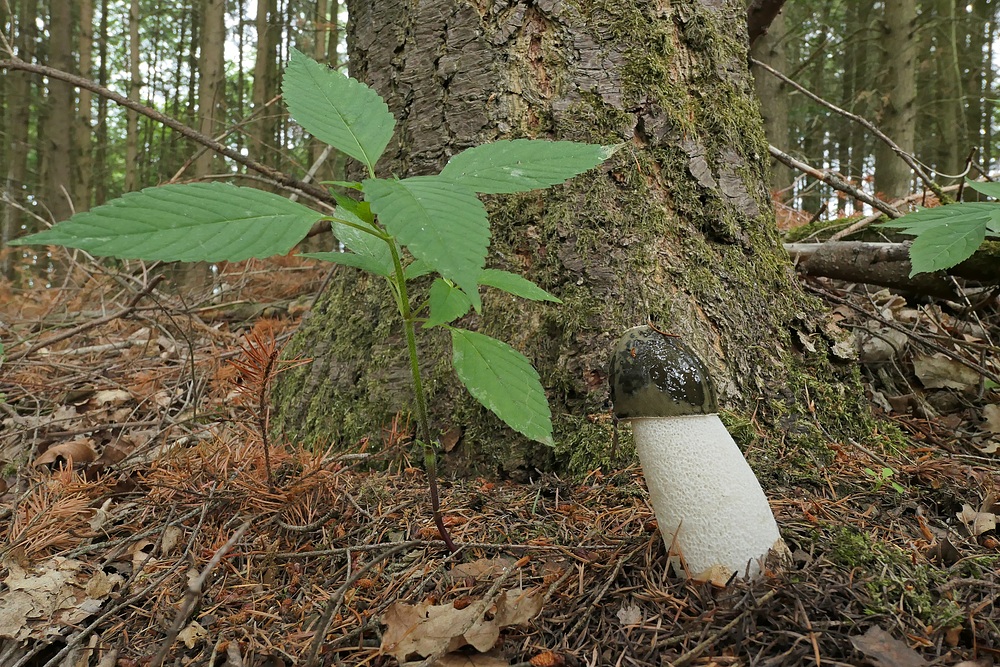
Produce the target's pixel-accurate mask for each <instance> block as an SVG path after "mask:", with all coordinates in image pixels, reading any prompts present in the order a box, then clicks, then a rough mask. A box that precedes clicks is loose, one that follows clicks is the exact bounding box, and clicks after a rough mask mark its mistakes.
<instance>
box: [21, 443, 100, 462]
mask: <svg viewBox="0 0 1000 667" xmlns="http://www.w3.org/2000/svg"><path fill="white" fill-rule="evenodd" d="M98 456H100V454H99V453H98V451H97V447H96V446H95V445H94V440H93V439H92V438H84V439H82V440H70V441H69V442H64V443H61V444H58V445H53V446H51V447H49V448H48V449H46V450H45V451H44V452H43V453H42V454H41V455H40V456H39V457H38V458H37V459H35V460H34V462H32V464H31V465H33V466H35V467H38V466H43V465H49V464H56V467H61V464H63V463H68V464H69V465H70V466H72V465H73V464H74V463H93V462H94V461H96V460H97V458H98Z"/></svg>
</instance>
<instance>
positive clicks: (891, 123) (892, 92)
mask: <svg viewBox="0 0 1000 667" xmlns="http://www.w3.org/2000/svg"><path fill="white" fill-rule="evenodd" d="M916 23H917V5H916V0H887V1H886V2H885V9H884V16H883V33H884V34H883V36H882V41H881V47H882V69H883V71H884V72H885V78H884V79H883V81H882V86H881V91H882V96H883V97H882V112H881V117H880V119H879V121H880V122H879V123H878V125H879V127H880V128H881V130H882V131H883V132H885V134H886V135H888V136H889V137H890V138H892V140H893V141H895V142H896V144H897V145H898V146H899V147H900V148H902V149H903V150H904V151H908V152H911V153H912V152H913V147H914V142H915V139H916V100H917V85H916V54H917V50H916V44H917V39H916ZM912 182H913V173H912V172H911V170H910V168H909V167H908V166H907V165H906V163H905V162H903V161H902V160H901V159H900V158H899V156H898V155H896V153H894V152H893V150H892V149H891V148H889V147H888V146H886V145H885V144H884V143H882V142H879V143H878V145H877V146H876V147H875V191H876V193H879V196H881V198H882V199H885V200H887V201H892V200H893V199H899V198H900V197H904V196H906V195H907V194H909V192H910V189H911V183H912Z"/></svg>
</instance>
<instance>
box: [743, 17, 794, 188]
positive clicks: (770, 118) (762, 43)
mask: <svg viewBox="0 0 1000 667" xmlns="http://www.w3.org/2000/svg"><path fill="white" fill-rule="evenodd" d="M785 37H786V35H785V17H784V15H783V14H778V15H777V16H776V17H774V18H773V20H772V21H771V24H770V27H769V28H768V30H767V32H766V33H764V34H763V35H762V36H761V37H760V38H758V39H757V41H756V42H754V44H753V47H752V48H751V50H750V54H751V55H752V56H753V57H754V58H755V59H757V60H759V61H761V62H763V63H766V64H768V65H770V66H771V67H773V68H774V69H776V70H778V71H779V72H785V71H787V69H788V59H787V58H786V57H785ZM751 71H753V73H754V85H755V87H756V89H757V98H758V99H759V100H760V112H761V115H762V116H763V117H764V134H765V135H767V140H768V141H770V142H771V143H772V144H774V145H775V146H777V147H778V148H781V149H782V150H788V93H787V91H785V88H784V86H783V85H782V82H781V81H780V80H778V79H777V78H776V77H774V76H772V75H771V74H769V73H768V72H763V71H758V70H757V69H754V68H751ZM792 178H793V176H792V170H791V169H789V168H788V167H787V166H785V165H784V164H782V163H781V162H778V161H777V160H771V191H772V192H774V193H776V194H777V195H778V196H779V198H780V199H781V200H782V201H784V200H787V199H790V198H791V196H792V192H791V188H792Z"/></svg>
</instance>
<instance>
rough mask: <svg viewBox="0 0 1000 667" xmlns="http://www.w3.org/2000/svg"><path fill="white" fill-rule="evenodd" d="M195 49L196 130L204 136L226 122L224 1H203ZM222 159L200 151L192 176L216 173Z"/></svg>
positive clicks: (219, 128)
mask: <svg viewBox="0 0 1000 667" xmlns="http://www.w3.org/2000/svg"><path fill="white" fill-rule="evenodd" d="M201 20H202V23H201V33H200V44H199V47H200V48H199V50H198V131H199V132H201V133H202V134H204V135H205V136H208V137H215V136H217V135H218V134H219V132H220V131H221V130H222V128H223V127H224V125H225V121H226V115H225V114H226V71H225V69H224V68H223V55H224V49H225V42H226V2H225V0H203V2H202V10H201ZM221 164H222V159H221V158H220V157H219V156H218V155H217V154H216V153H215V152H214V151H204V152H203V153H202V154H201V155H199V156H198V158H197V159H196V160H195V161H194V165H193V171H194V175H195V176H196V177H197V176H205V175H206V174H211V173H213V172H215V171H218V168H219V167H220V166H221Z"/></svg>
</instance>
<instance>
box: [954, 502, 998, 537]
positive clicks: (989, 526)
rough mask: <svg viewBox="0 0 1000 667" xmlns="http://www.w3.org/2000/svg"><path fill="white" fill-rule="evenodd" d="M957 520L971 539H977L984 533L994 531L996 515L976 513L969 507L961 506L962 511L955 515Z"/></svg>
mask: <svg viewBox="0 0 1000 667" xmlns="http://www.w3.org/2000/svg"><path fill="white" fill-rule="evenodd" d="M956 516H957V517H958V520H959V521H961V522H962V523H964V524H965V526H966V527H967V528H968V529H969V532H971V533H972V535H973V537H978V536H980V535H982V534H983V533H985V532H988V531H990V530H994V529H995V528H996V527H997V515H996V514H993V513H992V512H983V511H976V510H974V509H972V506H971V505H965V504H963V505H962V511H961V512H958V514H957V515H956Z"/></svg>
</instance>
